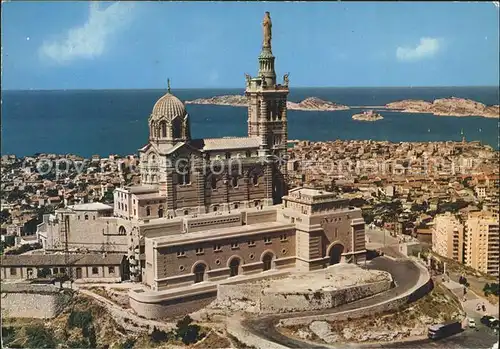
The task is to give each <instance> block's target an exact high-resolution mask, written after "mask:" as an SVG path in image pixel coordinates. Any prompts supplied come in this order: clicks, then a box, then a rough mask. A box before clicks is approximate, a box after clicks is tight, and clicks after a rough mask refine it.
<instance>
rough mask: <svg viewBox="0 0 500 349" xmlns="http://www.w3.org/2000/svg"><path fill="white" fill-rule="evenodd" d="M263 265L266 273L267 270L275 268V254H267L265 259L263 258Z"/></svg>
mask: <svg viewBox="0 0 500 349" xmlns="http://www.w3.org/2000/svg"><path fill="white" fill-rule="evenodd" d="M262 263H263V264H264V265H263V269H264V271H266V270H271V269H272V268H273V254H272V253H271V252H267V253H266V254H265V255H264V256H263V257H262Z"/></svg>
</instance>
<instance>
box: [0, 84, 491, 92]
mask: <svg viewBox="0 0 500 349" xmlns="http://www.w3.org/2000/svg"><path fill="white" fill-rule="evenodd" d="M451 87H459V88H462V87H496V88H499V87H500V85H429V86H424V85H419V86H295V87H292V89H306V88H309V89H310V88H339V89H340V88H451ZM239 89H243V90H244V89H245V88H244V87H182V88H175V89H172V90H239ZM110 90H112V91H127V90H150V91H151V90H167V88H165V87H143V88H139V87H130V88H112V87H110V88H106V87H104V88H37V89H34V88H29V89H15V88H14V89H3V88H2V89H0V91H2V92H4V91H6V92H7V91H17V92H24V91H110Z"/></svg>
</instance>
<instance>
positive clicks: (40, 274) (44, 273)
mask: <svg viewBox="0 0 500 349" xmlns="http://www.w3.org/2000/svg"><path fill="white" fill-rule="evenodd" d="M51 274H52V272H51V270H50V268H47V267H43V268H39V269H38V271H37V275H38V277H39V278H46V277H47V276H49V275H51Z"/></svg>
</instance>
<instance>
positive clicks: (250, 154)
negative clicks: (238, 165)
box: [245, 150, 252, 158]
mask: <svg viewBox="0 0 500 349" xmlns="http://www.w3.org/2000/svg"><path fill="white" fill-rule="evenodd" d="M245 155H246V157H247V158H249V157H251V156H252V153H251V152H250V151H249V150H247V151H246V152H245Z"/></svg>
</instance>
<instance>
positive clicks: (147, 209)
mask: <svg viewBox="0 0 500 349" xmlns="http://www.w3.org/2000/svg"><path fill="white" fill-rule="evenodd" d="M146 216H151V207H149V206H146Z"/></svg>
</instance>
